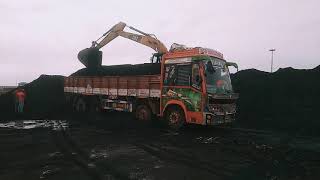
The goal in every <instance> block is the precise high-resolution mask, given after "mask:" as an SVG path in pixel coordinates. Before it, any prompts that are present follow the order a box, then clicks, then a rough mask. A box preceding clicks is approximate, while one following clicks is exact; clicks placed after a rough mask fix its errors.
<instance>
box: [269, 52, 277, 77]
mask: <svg viewBox="0 0 320 180" xmlns="http://www.w3.org/2000/svg"><path fill="white" fill-rule="evenodd" d="M269 51H271V72H273V52H274V51H276V49H270V50H269Z"/></svg>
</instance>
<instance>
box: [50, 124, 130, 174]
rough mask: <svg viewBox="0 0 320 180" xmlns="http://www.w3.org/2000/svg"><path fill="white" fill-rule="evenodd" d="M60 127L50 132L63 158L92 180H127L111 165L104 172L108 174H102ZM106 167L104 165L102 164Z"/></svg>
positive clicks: (87, 155) (87, 154)
mask: <svg viewBox="0 0 320 180" xmlns="http://www.w3.org/2000/svg"><path fill="white" fill-rule="evenodd" d="M59 125H60V130H51V131H50V133H51V135H52V138H53V141H54V143H55V145H56V147H57V148H58V149H59V150H60V151H61V152H62V153H63V155H64V156H65V158H66V159H67V160H69V161H71V162H73V163H74V164H75V165H76V166H78V167H80V168H81V169H83V170H84V172H85V173H86V174H87V175H88V177H90V178H91V179H93V180H104V179H106V178H107V179H121V180H122V179H123V180H125V179H128V176H126V175H124V174H123V173H121V172H119V171H118V170H117V169H115V168H114V167H112V165H107V166H105V167H104V170H108V173H110V174H107V172H106V171H104V172H106V173H101V172H103V171H102V170H101V168H99V167H97V166H96V165H95V164H93V163H92V162H91V160H90V157H89V153H87V152H86V151H85V150H83V149H82V148H80V146H79V145H78V144H77V143H76V141H74V140H73V139H72V137H71V136H70V134H69V133H68V132H67V131H66V130H65V129H64V127H62V125H61V124H60V123H59ZM104 165H106V164H104Z"/></svg>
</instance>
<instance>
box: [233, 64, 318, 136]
mask: <svg viewBox="0 0 320 180" xmlns="http://www.w3.org/2000/svg"><path fill="white" fill-rule="evenodd" d="M231 78H232V83H233V87H234V90H235V91H236V92H238V93H240V98H239V100H238V114H237V115H238V118H237V119H238V123H239V124H240V125H243V126H247V127H250V128H262V129H271V130H283V131H291V132H293V133H306V134H310V133H311V134H319V135H320V132H319V129H320V115H319V114H320V113H319V110H320V105H319V104H320V66H318V67H316V68H314V69H301V70H299V69H293V68H284V69H279V70H278V71H276V72H274V73H268V72H262V71H258V70H255V69H248V70H243V71H239V72H238V73H236V74H233V75H232V76H231Z"/></svg>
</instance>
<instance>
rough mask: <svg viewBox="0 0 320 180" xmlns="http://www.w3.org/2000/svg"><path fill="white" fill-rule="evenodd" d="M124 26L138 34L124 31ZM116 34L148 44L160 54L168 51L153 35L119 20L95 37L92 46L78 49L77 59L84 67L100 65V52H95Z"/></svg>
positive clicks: (116, 35)
mask: <svg viewBox="0 0 320 180" xmlns="http://www.w3.org/2000/svg"><path fill="white" fill-rule="evenodd" d="M125 27H128V28H130V29H131V30H133V31H136V32H138V33H140V34H135V33H130V32H126V31H124V28H125ZM118 36H121V37H124V38H127V39H130V40H132V41H135V42H137V43H140V44H143V45H145V46H148V47H150V48H152V49H153V50H155V51H156V52H157V53H160V54H164V53H166V52H168V50H167V48H166V46H165V45H164V44H163V43H162V42H161V41H159V40H158V39H157V38H156V37H155V36H154V35H151V34H147V33H145V32H142V31H140V30H138V29H136V28H134V27H131V26H127V25H126V24H125V23H123V22H119V23H118V24H116V25H114V26H113V27H112V28H111V29H110V30H108V31H107V32H106V33H104V34H103V35H102V36H101V37H100V38H99V39H97V40H96V41H93V42H92V47H90V48H86V49H84V50H82V51H80V52H79V54H78V59H79V60H80V62H81V63H82V64H84V65H85V66H86V67H88V66H94V67H97V66H99V65H100V66H101V58H102V54H101V53H100V55H97V54H99V49H101V48H102V47H104V46H105V45H107V44H108V43H110V42H111V41H112V40H114V39H115V38H117V37H118ZM102 38H103V39H102ZM100 39H102V40H101V41H100ZM98 41H100V42H98ZM97 58H98V59H97ZM99 58H100V60H99ZM90 61H91V62H90ZM90 64H91V65H90Z"/></svg>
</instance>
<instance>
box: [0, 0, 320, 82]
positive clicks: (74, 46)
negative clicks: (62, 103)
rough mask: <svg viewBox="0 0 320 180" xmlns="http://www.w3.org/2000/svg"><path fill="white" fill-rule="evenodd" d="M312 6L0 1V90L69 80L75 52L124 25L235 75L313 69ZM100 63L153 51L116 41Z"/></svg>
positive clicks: (315, 6)
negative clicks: (230, 66) (227, 64)
mask: <svg viewBox="0 0 320 180" xmlns="http://www.w3.org/2000/svg"><path fill="white" fill-rule="evenodd" d="M319 7H320V1H319V0H224V1H221V0H219V1H218V0H197V1H195V0H181V1H180V0H177V1H174V0H161V1H155V0H152V1H150V0H135V1H117V0H116V1H111V0H101V1H97V0H96V1H94V0H74V1H71V0H68V1H67V0H46V1H45V0H28V1H21V0H0V23H1V25H0V85H14V84H15V83H16V82H21V81H26V82H30V81H32V80H33V79H35V78H37V77H38V76H39V75H41V74H60V75H70V74H71V73H72V72H74V71H76V70H78V69H80V68H82V67H83V65H82V64H81V63H80V62H79V61H78V60H77V53H78V52H79V51H80V50H81V49H83V48H86V47H89V46H90V45H91V41H92V40H95V39H97V38H98V37H99V36H100V35H102V34H103V33H104V32H105V31H106V30H108V29H109V28H110V27H111V26H113V25H114V24H116V23H118V22H119V21H123V22H126V23H127V24H128V25H131V26H134V27H136V28H138V29H140V30H142V31H145V32H148V33H153V34H156V35H157V37H158V39H160V40H161V41H162V42H163V43H164V44H165V45H166V46H167V47H168V48H169V47H170V45H171V44H172V43H174V42H176V43H180V44H185V45H187V46H201V47H208V48H212V49H216V50H219V51H221V52H222V53H223V54H224V56H225V58H226V59H227V60H230V61H235V62H237V63H238V64H239V66H240V69H247V68H256V69H260V70H264V71H270V56H271V55H270V52H269V51H268V50H269V49H270V48H275V49H276V52H275V68H276V69H278V68H279V67H288V66H292V67H294V68H314V67H315V66H317V65H319V64H320V11H319ZM102 51H103V53H104V56H103V64H104V65H109V64H137V63H145V62H149V57H150V56H151V54H152V53H153V50H152V49H149V48H148V47H145V46H142V45H139V44H137V43H135V42H132V41H129V40H127V39H123V38H121V37H119V38H118V39H115V40H114V41H113V42H111V43H110V44H108V45H106V46H105V47H103V48H102Z"/></svg>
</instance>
